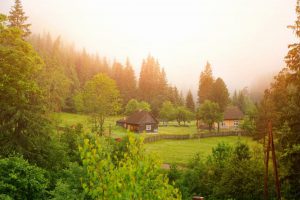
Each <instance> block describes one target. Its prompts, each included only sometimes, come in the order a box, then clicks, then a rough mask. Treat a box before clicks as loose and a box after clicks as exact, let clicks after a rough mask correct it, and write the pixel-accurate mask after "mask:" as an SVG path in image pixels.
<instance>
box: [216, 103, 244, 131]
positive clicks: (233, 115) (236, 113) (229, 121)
mask: <svg viewBox="0 0 300 200" xmlns="http://www.w3.org/2000/svg"><path fill="white" fill-rule="evenodd" d="M243 118H244V114H243V112H242V111H241V110H240V109H239V107H237V106H228V107H227V108H226V109H225V111H224V119H223V121H222V122H221V123H220V129H237V128H238V127H239V125H240V122H241V120H242V119H243ZM215 127H217V124H215Z"/></svg>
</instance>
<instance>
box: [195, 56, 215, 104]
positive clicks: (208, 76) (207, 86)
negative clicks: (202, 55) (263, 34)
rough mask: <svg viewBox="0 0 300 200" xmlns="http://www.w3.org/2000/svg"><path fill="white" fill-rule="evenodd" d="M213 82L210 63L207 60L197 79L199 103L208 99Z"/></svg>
mask: <svg viewBox="0 0 300 200" xmlns="http://www.w3.org/2000/svg"><path fill="white" fill-rule="evenodd" d="M213 83H214V78H213V76H212V70H211V65H210V63H209V62H207V63H206V66H205V69H204V71H202V72H201V75H200V80H199V89H198V102H199V103H200V104H201V103H204V101H205V100H209V99H210V97H211V91H212V87H213Z"/></svg>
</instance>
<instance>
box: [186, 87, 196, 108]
mask: <svg viewBox="0 0 300 200" xmlns="http://www.w3.org/2000/svg"><path fill="white" fill-rule="evenodd" d="M186 107H187V108H188V109H189V110H190V111H192V112H194V111H195V102H194V98H193V95H192V92H191V90H189V91H188V93H187V95H186Z"/></svg>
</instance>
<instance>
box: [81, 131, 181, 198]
mask: <svg viewBox="0 0 300 200" xmlns="http://www.w3.org/2000/svg"><path fill="white" fill-rule="evenodd" d="M128 137H129V138H128V143H127V150H126V151H124V152H122V153H121V154H122V155H121V156H120V157H119V158H117V157H115V158H114V155H113V154H112V147H111V142H112V141H110V140H105V139H104V138H98V137H96V138H94V140H89V139H85V140H84V144H83V146H81V147H80V152H81V158H82V163H83V167H84V170H85V171H86V178H85V179H83V180H82V186H83V188H84V191H85V192H86V193H87V194H89V195H90V196H91V197H92V198H93V199H110V198H112V197H113V198H114V199H180V197H179V194H178V192H177V190H176V189H174V187H173V186H171V185H169V184H168V179H167V178H166V177H165V175H163V174H161V173H160V163H159V162H158V161H157V159H156V158H155V157H153V156H150V155H145V152H144V148H143V145H142V144H143V143H142V141H141V140H140V139H138V138H135V137H134V136H132V135H129V136H128ZM113 159H115V162H113ZM116 160H117V161H116ZM149 188H151V189H149Z"/></svg>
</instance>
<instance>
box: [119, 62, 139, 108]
mask: <svg viewBox="0 0 300 200" xmlns="http://www.w3.org/2000/svg"><path fill="white" fill-rule="evenodd" d="M122 84H123V85H124V91H123V93H124V95H123V101H124V103H125V104H126V103H127V102H128V101H129V100H130V99H132V98H135V97H136V92H137V91H136V90H137V89H136V86H137V84H136V77H135V74H134V70H133V68H132V65H131V63H130V61H129V59H128V58H127V60H126V65H125V68H124V73H123V83H122Z"/></svg>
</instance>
